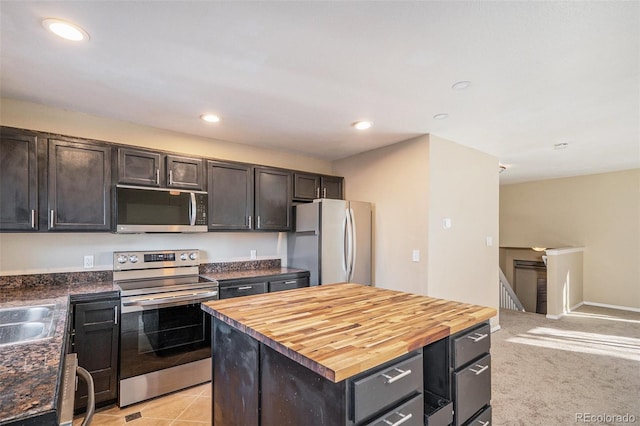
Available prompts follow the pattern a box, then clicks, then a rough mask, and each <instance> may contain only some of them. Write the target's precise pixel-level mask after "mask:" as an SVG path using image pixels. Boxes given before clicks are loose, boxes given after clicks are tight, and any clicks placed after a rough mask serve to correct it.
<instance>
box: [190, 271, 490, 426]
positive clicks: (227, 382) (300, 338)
mask: <svg viewBox="0 0 640 426" xmlns="http://www.w3.org/2000/svg"><path fill="white" fill-rule="evenodd" d="M202 308H203V310H205V311H206V312H208V313H209V314H211V316H212V334H213V339H212V346H213V348H212V350H213V358H212V359H213V422H214V424H217V425H227V424H244V425H272V424H278V425H284V424H290V425H300V424H309V425H364V424H378V423H380V424H398V425H399V424H401V423H403V424H405V425H411V424H420V425H422V424H425V423H427V424H436V423H435V422H432V423H428V420H425V419H424V416H425V415H430V414H431V413H437V412H438V411H442V410H440V409H441V408H443V409H444V411H445V416H444V418H446V417H447V416H450V417H451V420H452V421H454V422H455V423H456V424H462V422H464V421H466V420H467V417H465V418H462V417H461V416H458V417H457V418H456V419H453V409H452V404H454V405H453V406H454V407H455V404H456V403H463V402H466V401H467V400H469V398H468V397H465V396H464V395H463V393H464V392H461V391H462V389H461V388H460V386H457V380H458V379H457V378H456V377H455V376H454V374H457V373H455V372H454V370H456V369H459V367H464V368H467V367H469V368H472V369H473V368H476V370H472V371H480V372H479V373H477V377H479V378H481V380H482V383H479V384H478V385H479V386H480V388H479V389H484V391H482V392H484V393H488V395H478V394H477V393H474V394H473V395H472V396H471V398H470V399H471V402H472V403H471V404H469V407H470V408H466V407H463V406H460V407H459V410H460V412H461V413H462V412H466V411H468V410H471V409H473V410H475V411H473V412H471V414H469V418H470V417H471V416H475V415H480V414H483V413H485V412H486V410H487V409H489V415H490V406H489V404H488V402H489V399H490V369H489V365H486V366H485V365H481V366H480V367H477V366H476V365H475V364H473V363H475V362H476V361H477V360H479V359H480V356H481V355H482V356H484V357H485V358H486V357H489V355H488V342H489V340H490V339H487V337H489V336H488V331H487V332H485V330H488V322H487V321H488V319H489V318H491V317H493V316H495V315H496V310H495V309H492V308H487V307H482V306H477V305H469V304H463V303H458V302H453V301H447V300H442V299H435V298H431V297H425V296H419V295H416V294H410V293H403V292H398V291H392V290H385V289H379V288H373V287H368V286H361V285H358V284H345V283H343V284H331V285H324V286H318V287H309V288H304V289H297V290H291V291H284V292H279V293H275V294H264V295H255V296H247V297H243V298H238V299H230V300H220V301H212V302H207V303H205V304H203V305H202ZM450 336H452V337H451V338H450ZM462 338H464V339H462ZM474 339H475V340H474ZM470 342H474V343H472V344H475V342H477V344H475V347H473V348H471V349H467V346H468V343H470ZM458 353H459V354H458ZM457 354H458V355H457ZM465 356H467V357H471V358H469V359H466V360H465V361H463V360H462V359H463V358H464V357H465ZM456 357H457V358H458V359H457V360H456V359H455V358H456ZM483 359H484V358H483ZM478 362H479V361H478ZM471 364H473V365H471ZM472 374H473V373H472ZM463 379H464V378H463ZM465 380H466V379H465ZM474 380H476V382H477V380H480V379H474ZM487 380H488V381H487ZM476 382H474V383H473V384H472V386H471V388H474V386H476ZM487 383H488V384H489V386H488V389H487V386H486V384H487ZM457 396H459V398H457V399H459V401H456V397H457ZM478 404H482V405H480V406H478ZM447 410H448V413H446V411H447ZM436 415H437V416H441V414H436ZM433 418H434V417H432V419H433ZM385 421H386V422H387V423H384V422H385ZM438 421H441V420H438ZM389 422H390V423H389ZM447 422H448V420H447ZM444 424H447V423H444Z"/></svg>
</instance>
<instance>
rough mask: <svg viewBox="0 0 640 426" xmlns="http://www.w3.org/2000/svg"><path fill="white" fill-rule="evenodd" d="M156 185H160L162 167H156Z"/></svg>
mask: <svg viewBox="0 0 640 426" xmlns="http://www.w3.org/2000/svg"><path fill="white" fill-rule="evenodd" d="M156 185H158V186H160V169H156Z"/></svg>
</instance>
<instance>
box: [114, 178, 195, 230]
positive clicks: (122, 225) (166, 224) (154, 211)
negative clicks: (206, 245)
mask: <svg viewBox="0 0 640 426" xmlns="http://www.w3.org/2000/svg"><path fill="white" fill-rule="evenodd" d="M115 210H116V232H117V233H120V234H134V233H142V232H207V193H206V192H202V191H184V190H177V189H162V188H141V187H136V186H128V185H116V209H115Z"/></svg>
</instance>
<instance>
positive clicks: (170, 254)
mask: <svg viewBox="0 0 640 426" xmlns="http://www.w3.org/2000/svg"><path fill="white" fill-rule="evenodd" d="M198 265H200V250H197V249H189V250H158V251H116V252H113V270H114V271H129V270H134V269H156V268H175V267H180V266H198Z"/></svg>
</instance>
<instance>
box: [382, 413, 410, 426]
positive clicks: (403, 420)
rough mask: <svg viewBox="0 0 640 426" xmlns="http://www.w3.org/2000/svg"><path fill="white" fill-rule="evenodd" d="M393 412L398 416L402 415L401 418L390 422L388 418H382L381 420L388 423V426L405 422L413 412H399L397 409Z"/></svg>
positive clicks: (395, 425) (396, 425)
mask: <svg viewBox="0 0 640 426" xmlns="http://www.w3.org/2000/svg"><path fill="white" fill-rule="evenodd" d="M394 414H397V415H399V416H400V417H402V418H401V419H400V420H398V421H397V422H395V423H391V422H390V421H389V420H387V419H384V420H383V422H385V423H386V424H388V425H390V426H398V425H401V424H402V423H404V422H406V421H409V419H410V418H411V417H413V414H411V413H409V414H402V413H401V412H399V411H396V412H395V413H394Z"/></svg>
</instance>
